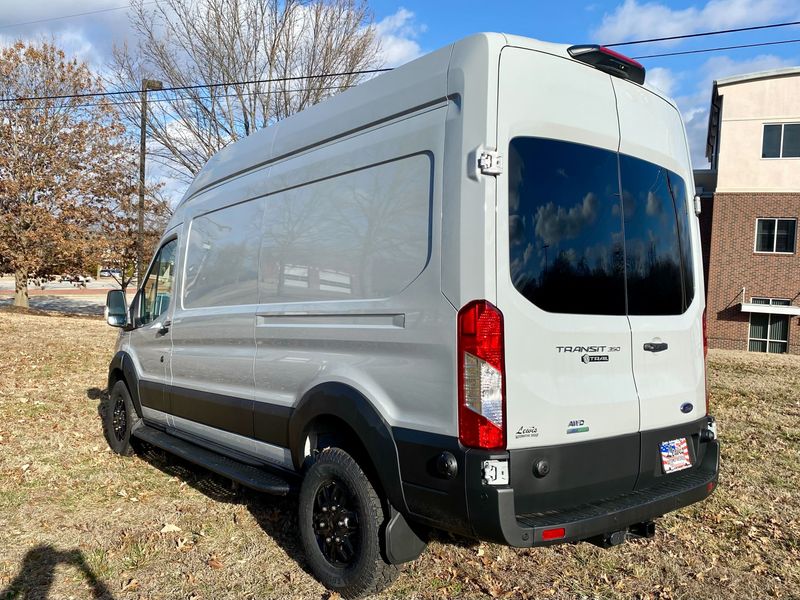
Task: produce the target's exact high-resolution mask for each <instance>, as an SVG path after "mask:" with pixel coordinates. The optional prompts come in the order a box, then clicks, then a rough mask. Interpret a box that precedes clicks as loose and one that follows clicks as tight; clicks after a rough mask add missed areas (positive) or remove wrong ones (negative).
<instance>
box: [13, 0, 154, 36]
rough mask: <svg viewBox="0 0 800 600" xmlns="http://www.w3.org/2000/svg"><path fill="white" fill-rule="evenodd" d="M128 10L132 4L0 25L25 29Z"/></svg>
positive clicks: (144, 3) (150, 2) (152, 1)
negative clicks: (37, 25) (50, 22)
mask: <svg viewBox="0 0 800 600" xmlns="http://www.w3.org/2000/svg"><path fill="white" fill-rule="evenodd" d="M147 4H156V0H150V1H149V2H142V6H145V5H147ZM126 8H131V5H130V4H126V5H125V6H115V7H111V8H99V9H97V10H87V11H86V12H80V13H74V14H71V15H64V16H61V17H48V18H46V19H36V20H35V21H23V22H21V23H11V24H10V25H0V29H9V28H11V27H24V26H25V25H36V24H38V23H47V22H49V21H61V20H62V19H72V18H74V17H85V16H87V15H97V14H100V13H106V12H111V11H114V10H124V9H126Z"/></svg>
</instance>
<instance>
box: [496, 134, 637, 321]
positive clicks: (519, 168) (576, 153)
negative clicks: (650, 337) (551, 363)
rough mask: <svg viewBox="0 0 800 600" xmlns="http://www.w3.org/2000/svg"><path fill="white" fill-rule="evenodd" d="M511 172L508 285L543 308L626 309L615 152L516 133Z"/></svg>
mask: <svg viewBox="0 0 800 600" xmlns="http://www.w3.org/2000/svg"><path fill="white" fill-rule="evenodd" d="M509 178H510V188H509V200H508V202H509V228H510V232H509V235H510V237H509V244H510V249H511V278H512V280H513V282H514V286H515V287H516V288H517V289H518V290H519V291H520V292H521V293H522V294H523V295H524V296H525V297H526V298H528V300H530V301H531V302H533V303H534V304H535V305H536V306H538V307H539V308H541V309H543V310H546V311H550V312H565V313H584V314H603V315H623V314H625V282H624V279H623V249H622V220H621V216H620V203H619V182H618V177H617V155H616V153H614V152H610V151H608V150H601V149H600V148H592V147H590V146H582V145H578V144H570V143H567V142H561V141H556V140H545V139H540V138H516V139H514V140H512V142H511V148H510V152H509Z"/></svg>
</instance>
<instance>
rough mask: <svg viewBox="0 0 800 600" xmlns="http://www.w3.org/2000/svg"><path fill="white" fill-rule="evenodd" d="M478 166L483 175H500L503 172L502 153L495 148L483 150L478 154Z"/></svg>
mask: <svg viewBox="0 0 800 600" xmlns="http://www.w3.org/2000/svg"><path fill="white" fill-rule="evenodd" d="M478 168H479V169H480V171H481V173H483V174H484V175H500V173H502V172H503V155H502V154H500V153H499V152H498V151H497V150H484V151H483V152H481V153H480V154H479V155H478Z"/></svg>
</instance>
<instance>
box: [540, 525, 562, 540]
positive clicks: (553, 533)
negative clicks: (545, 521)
mask: <svg viewBox="0 0 800 600" xmlns="http://www.w3.org/2000/svg"><path fill="white" fill-rule="evenodd" d="M566 535H567V531H566V529H564V528H563V527H556V528H555V529H545V530H544V531H543V532H542V541H544V542H547V541H549V540H560V539H561V538H563V537H565V536H566Z"/></svg>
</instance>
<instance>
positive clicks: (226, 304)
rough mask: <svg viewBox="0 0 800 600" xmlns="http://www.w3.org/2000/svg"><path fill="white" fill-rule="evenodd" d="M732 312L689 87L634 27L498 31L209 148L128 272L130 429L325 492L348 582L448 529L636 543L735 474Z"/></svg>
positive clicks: (316, 509) (329, 577)
mask: <svg viewBox="0 0 800 600" xmlns="http://www.w3.org/2000/svg"><path fill="white" fill-rule="evenodd" d="M703 313H704V292H703V277H702V262H701V256H700V235H699V230H698V222H697V218H696V215H695V209H694V202H693V193H692V169H691V165H690V162H689V152H688V149H687V144H686V136H685V132H684V128H683V125H682V122H681V118H680V115H679V113H678V110H677V109H676V107H675V105H674V104H673V103H672V102H671V101H670V100H669V99H667V98H665V97H664V96H663V95H661V94H660V93H659V92H657V91H655V90H652V89H650V88H648V87H646V86H644V69H643V68H642V67H641V65H638V63H635V62H634V61H631V60H630V59H626V58H625V57H623V56H620V55H618V54H616V53H614V52H611V51H608V50H606V49H604V48H600V47H597V46H572V47H567V46H562V45H556V44H549V43H544V42H539V41H535V40H531V39H525V38H520V37H514V36H507V35H500V34H481V35H475V36H472V37H469V38H467V39H464V40H462V41H459V42H457V43H455V44H453V45H451V46H448V47H446V48H443V49H441V50H439V51H437V52H434V53H432V54H429V55H427V56H424V57H422V58H420V59H418V60H416V61H414V62H412V63H410V64H407V65H405V66H403V67H401V68H399V69H396V70H394V71H393V72H391V73H387V74H384V75H381V76H380V77H376V78H375V79H373V80H371V81H369V82H367V83H364V84H362V85H360V86H358V87H357V88H355V89H352V90H349V91H347V92H344V93H342V94H340V95H338V96H336V97H335V98H332V99H330V100H327V101H325V102H323V103H321V104H319V105H318V106H315V107H313V108H311V109H309V110H306V111H304V112H302V113H300V114H298V115H295V116H293V117H290V118H288V119H286V120H284V121H282V122H280V123H279V124H277V125H276V126H274V127H271V128H269V129H266V130H263V131H259V132H258V133H255V134H253V135H251V136H249V137H248V138H246V139H243V140H241V141H239V142H237V143H235V144H232V145H231V146H229V147H227V148H225V149H224V150H222V151H221V152H219V153H218V154H217V155H216V156H214V158H212V159H211V160H210V161H209V162H208V164H207V165H206V166H205V167H204V168H203V169H202V171H201V172H200V173H199V174H198V176H197V177H196V179H195V180H194V182H193V183H192V185H191V187H190V188H189V190H188V191H187V193H186V196H185V197H184V199H183V200H182V201H181V203H180V205H179V206H178V207H177V210H176V211H175V214H174V216H173V218H172V221H171V222H170V224H169V226H168V227H167V230H166V232H165V233H164V237H163V240H162V242H161V245H160V249H159V250H158V251H157V253H156V255H155V257H154V258H153V261H152V263H151V265H150V268H149V270H148V272H147V275H146V277H144V279H143V283H142V287H141V289H140V290H139V291H138V293H137V294H136V296H135V298H134V300H133V302H132V304H131V306H130V307H129V308H128V307H127V306H125V299H124V297H123V296H122V295H121V292H112V293H110V294H109V300H108V320H109V323H111V324H112V325H117V326H120V327H121V328H122V333H121V335H120V338H119V343H118V347H117V353H116V355H115V356H114V359H113V361H112V363H111V367H110V374H109V389H110V398H109V400H108V405H107V407H106V411H105V421H104V424H105V429H106V436H107V438H108V441H109V443H110V444H111V447H112V448H113V449H114V450H116V451H117V452H120V453H122V454H129V453H130V452H131V451H132V450H131V448H132V447H131V442H132V441H133V440H132V438H136V439H138V440H142V441H144V442H147V443H149V444H152V445H155V446H158V447H161V448H164V449H166V450H168V451H170V452H173V453H175V454H177V455H179V456H181V457H183V458H185V459H187V460H189V461H193V462H195V463H198V464H200V465H204V466H205V467H207V468H209V469H211V470H212V471H215V472H217V473H220V474H223V475H225V476H227V477H230V478H231V479H233V480H235V481H238V482H241V483H243V484H244V485H247V486H250V487H252V488H254V489H256V490H260V491H263V492H266V493H270V494H288V493H291V492H293V491H298V492H299V527H300V534H301V537H302V541H303V545H304V548H305V550H306V553H307V556H308V561H309V564H310V565H311V568H312V569H313V571H314V573H315V574H316V575H317V576H318V577H319V579H320V580H321V581H322V582H323V583H324V584H325V585H326V586H328V587H329V588H331V589H333V590H337V591H339V592H340V593H342V594H343V595H345V596H348V597H353V596H358V595H361V594H365V593H369V592H372V591H375V590H378V589H380V588H382V587H383V586H385V585H387V584H388V583H389V582H391V580H392V577H393V576H394V574H395V573H396V572H397V566H396V565H399V564H400V563H403V562H406V561H409V560H413V559H414V558H416V557H417V556H418V555H419V553H420V552H421V551H422V550H423V548H424V546H425V535H426V531H428V530H429V529H430V528H439V529H444V530H447V531H450V532H455V533H457V534H461V535H464V536H469V537H473V538H478V539H483V540H490V541H495V542H500V543H504V544H510V545H512V546H519V547H525V546H542V545H548V544H554V543H559V542H575V541H579V540H588V541H592V542H594V543H597V544H600V545H613V544H617V543H619V542H621V541H623V540H624V539H625V538H626V537H628V536H641V537H646V536H650V535H652V533H653V521H652V520H653V519H654V518H655V517H657V516H659V515H662V514H664V513H666V512H668V511H672V510H675V509H677V508H680V507H683V506H686V505H688V504H690V503H693V502H696V501H698V500H701V499H702V498H705V497H706V496H707V495H708V494H710V493H711V491H712V490H713V488H714V486H715V485H716V481H717V474H718V461H719V445H718V442H717V440H716V439H715V438H716V436H715V429H714V421H713V419H712V418H711V417H710V416H708V410H707V403H706V390H705V357H704V349H705V343H704V324H703V323H704V317H703Z"/></svg>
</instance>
